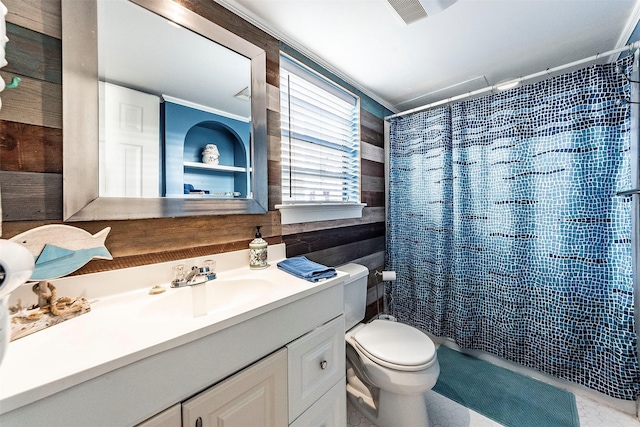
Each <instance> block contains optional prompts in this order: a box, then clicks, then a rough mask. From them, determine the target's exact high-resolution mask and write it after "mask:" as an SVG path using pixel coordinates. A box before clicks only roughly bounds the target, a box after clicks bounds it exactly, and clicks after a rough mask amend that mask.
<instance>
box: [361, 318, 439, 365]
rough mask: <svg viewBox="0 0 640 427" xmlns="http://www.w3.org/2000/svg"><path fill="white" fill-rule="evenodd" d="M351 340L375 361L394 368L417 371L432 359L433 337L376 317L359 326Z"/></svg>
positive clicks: (407, 326) (433, 350)
mask: <svg viewBox="0 0 640 427" xmlns="http://www.w3.org/2000/svg"><path fill="white" fill-rule="evenodd" d="M352 338H353V343H354V344H355V346H356V348H357V349H358V350H360V351H361V352H362V353H363V354H364V355H365V356H367V357H368V358H370V359H371V360H372V361H374V362H375V363H377V364H379V365H381V366H384V367H387V368H391V369H395V370H398V371H421V370H423V369H427V368H428V367H429V366H431V365H433V364H434V363H435V362H436V347H435V345H434V344H433V341H431V339H430V338H429V337H428V336H427V335H425V334H424V333H422V332H421V331H419V330H418V329H416V328H414V327H412V326H409V325H405V324H402V323H398V322H391V321H388V320H380V319H376V320H374V321H373V322H371V323H369V324H367V325H365V326H363V327H362V328H359V329H358V330H357V331H355V333H354V334H353V336H352Z"/></svg>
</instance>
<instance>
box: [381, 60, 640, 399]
mask: <svg viewBox="0 0 640 427" xmlns="http://www.w3.org/2000/svg"><path fill="white" fill-rule="evenodd" d="M616 65H621V66H622V67H623V69H624V70H625V71H626V72H627V75H629V74H630V72H631V66H632V58H631V57H627V58H625V59H622V60H620V61H618V63H616V64H606V65H595V66H592V67H589V68H587V69H584V70H581V71H576V72H573V73H569V74H565V75H562V76H559V77H555V78H551V79H548V80H545V81H542V82H539V83H536V84H532V85H527V86H521V87H519V88H516V89H513V90H510V91H506V92H501V93H497V94H493V95H489V96H485V97H482V98H478V99H473V100H469V101H465V102H459V103H455V104H451V105H447V106H443V107H439V108H436V109H431V110H427V111H424V112H420V113H416V114H413V115H411V116H407V117H402V118H397V119H393V120H392V122H391V127H390V150H389V181H390V184H389V204H388V218H387V268H388V269H391V270H395V271H396V272H397V280H396V281H395V282H394V283H393V284H392V285H391V286H388V287H387V296H388V302H389V305H390V309H391V314H393V315H395V316H396V317H397V318H398V320H400V321H402V322H405V323H409V324H412V325H415V326H417V327H419V328H422V329H424V330H426V331H428V332H430V333H432V334H435V335H437V336H442V337H450V338H452V339H454V340H455V342H456V343H457V344H458V345H460V346H461V347H463V348H467V349H480V350H484V351H487V352H490V353H493V354H495V355H497V356H500V357H502V358H506V359H508V360H511V361H514V362H517V363H520V364H522V365H525V366H528V367H531V368H534V369H537V370H540V371H544V372H547V373H549V374H552V375H554V376H556V377H558V378H562V379H567V380H570V381H573V382H576V383H580V384H583V385H585V386H588V387H590V388H592V389H595V390H598V391H600V392H603V393H606V394H608V395H610V396H613V397H616V398H621V399H627V400H633V399H635V398H636V396H637V395H638V394H639V391H640V386H639V383H638V358H637V352H636V339H637V338H636V334H635V331H634V318H633V274H632V250H631V245H632V242H631V204H632V199H631V197H617V196H616V192H617V191H622V190H627V189H629V188H631V186H632V179H631V164H630V162H631V159H630V158H631V156H630V152H631V149H630V145H631V143H632V138H631V135H630V134H631V131H630V128H631V126H630V124H631V115H630V106H629V104H627V103H625V102H624V100H629V99H630V98H631V93H630V92H631V85H630V84H629V83H628V82H627V80H626V79H625V78H624V76H623V75H621V74H620V73H617V72H616ZM620 100H623V102H620ZM634 144H635V142H634ZM634 152H635V151H634Z"/></svg>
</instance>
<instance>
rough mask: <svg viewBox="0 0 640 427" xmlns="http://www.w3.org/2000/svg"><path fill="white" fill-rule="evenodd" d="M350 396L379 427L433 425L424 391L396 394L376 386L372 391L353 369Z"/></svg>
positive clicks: (348, 391) (358, 408) (348, 395)
mask: <svg viewBox="0 0 640 427" xmlns="http://www.w3.org/2000/svg"><path fill="white" fill-rule="evenodd" d="M349 374H351V375H349ZM347 398H348V399H349V402H351V404H352V405H353V406H354V407H355V408H356V409H357V410H358V412H360V413H361V414H362V415H364V416H365V417H366V418H367V419H368V420H369V421H371V422H373V423H375V424H377V425H378V426H379V427H398V426H402V427H429V426H430V425H431V424H430V423H429V416H428V414H427V404H426V402H425V399H424V393H419V394H397V393H391V392H388V391H386V390H382V389H379V388H377V387H376V388H373V390H371V391H370V390H369V387H367V386H366V385H365V384H364V383H363V382H362V381H360V379H359V378H358V377H356V376H355V375H354V374H353V371H352V372H351V373H349V372H348V371H347Z"/></svg>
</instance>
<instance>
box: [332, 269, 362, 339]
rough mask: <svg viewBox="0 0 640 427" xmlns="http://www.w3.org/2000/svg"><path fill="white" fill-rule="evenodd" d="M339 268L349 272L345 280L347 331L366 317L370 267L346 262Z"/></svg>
mask: <svg viewBox="0 0 640 427" xmlns="http://www.w3.org/2000/svg"><path fill="white" fill-rule="evenodd" d="M337 269H338V270H339V271H343V272H345V273H349V277H346V278H345V282H344V317H345V319H344V320H345V331H348V330H349V329H351V328H353V327H354V326H355V325H357V324H358V323H359V322H360V321H361V320H362V319H364V314H365V310H366V309H367V279H368V277H369V269H368V268H367V267H365V266H364V265H360V264H345V265H342V266H340V267H337Z"/></svg>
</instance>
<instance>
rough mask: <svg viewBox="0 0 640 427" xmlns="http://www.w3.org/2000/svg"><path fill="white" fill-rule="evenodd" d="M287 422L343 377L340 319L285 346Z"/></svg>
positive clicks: (343, 352) (343, 345)
mask: <svg viewBox="0 0 640 427" xmlns="http://www.w3.org/2000/svg"><path fill="white" fill-rule="evenodd" d="M287 350H288V360H289V380H288V382H289V422H292V421H293V420H295V419H296V418H298V417H299V416H300V414H302V413H303V412H304V411H305V410H307V408H309V407H310V406H311V405H312V404H313V403H314V402H315V401H316V400H318V399H319V398H320V397H321V396H322V395H324V394H325V393H326V392H327V391H328V390H329V389H330V388H331V387H333V386H334V385H335V384H336V382H338V381H339V380H340V379H341V378H342V377H344V374H345V342H344V316H340V317H337V318H335V319H334V320H332V321H330V322H328V323H326V324H324V325H323V326H320V327H319V328H316V329H314V330H313V331H311V332H309V333H308V334H306V335H303V336H302V337H300V338H298V339H297V340H295V341H293V342H292V343H290V344H288V345H287Z"/></svg>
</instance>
